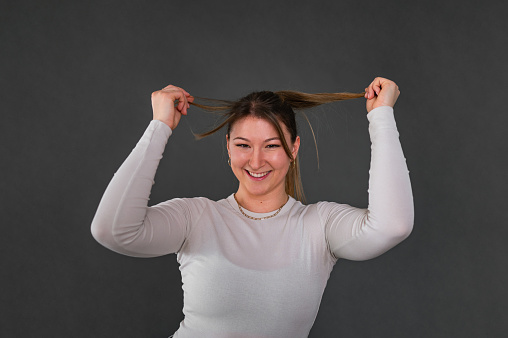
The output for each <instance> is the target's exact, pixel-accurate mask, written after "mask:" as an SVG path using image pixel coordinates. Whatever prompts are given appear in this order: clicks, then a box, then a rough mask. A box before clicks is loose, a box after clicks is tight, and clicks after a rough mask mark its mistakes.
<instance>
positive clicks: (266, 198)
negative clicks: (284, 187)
mask: <svg viewBox="0 0 508 338" xmlns="http://www.w3.org/2000/svg"><path fill="white" fill-rule="evenodd" d="M235 198H236V200H237V202H238V203H239V204H240V206H241V207H242V208H244V209H247V210H249V211H252V212H257V213H265V212H271V211H276V210H277V209H279V208H280V207H281V206H283V205H284V204H286V202H287V201H288V200H289V196H288V194H287V193H286V192H285V191H274V192H271V193H269V194H266V195H252V194H249V193H248V192H246V191H244V190H242V188H239V189H238V191H237V192H236V194H235Z"/></svg>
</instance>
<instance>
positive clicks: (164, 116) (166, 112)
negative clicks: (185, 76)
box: [152, 85, 194, 130]
mask: <svg viewBox="0 0 508 338" xmlns="http://www.w3.org/2000/svg"><path fill="white" fill-rule="evenodd" d="M177 100H178V104H177V105H176V106H175V102H176V101H177ZM193 101H194V97H192V96H191V95H190V94H189V93H187V92H186V91H185V90H184V89H182V88H180V87H176V86H173V85H169V86H167V87H164V88H163V89H161V90H158V91H155V92H153V93H152V109H153V119H154V120H159V121H162V122H164V123H165V124H167V125H168V126H169V128H171V130H174V129H175V128H176V126H177V125H178V122H180V118H181V117H182V115H187V109H188V108H189V106H190V105H189V102H193Z"/></svg>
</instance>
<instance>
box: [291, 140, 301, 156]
mask: <svg viewBox="0 0 508 338" xmlns="http://www.w3.org/2000/svg"><path fill="white" fill-rule="evenodd" d="M298 149H300V136H297V137H296V140H295V143H293V150H292V152H291V154H292V155H293V158H296V155H298Z"/></svg>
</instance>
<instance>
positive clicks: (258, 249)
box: [92, 106, 414, 338]
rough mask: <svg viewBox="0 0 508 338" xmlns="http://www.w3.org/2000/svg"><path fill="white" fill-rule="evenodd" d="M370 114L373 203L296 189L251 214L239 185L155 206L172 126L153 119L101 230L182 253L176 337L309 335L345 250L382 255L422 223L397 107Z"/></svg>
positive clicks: (112, 194)
mask: <svg viewBox="0 0 508 338" xmlns="http://www.w3.org/2000/svg"><path fill="white" fill-rule="evenodd" d="M367 118H368V120H369V123H370V124H369V133H370V138H371V141H372V155H371V156H372V160H371V168H370V172H369V173H370V178H369V190H368V191H369V206H368V208H367V209H361V208H355V207H352V206H349V205H347V204H339V203H335V202H318V203H315V204H310V205H303V204H301V203H300V202H299V201H296V200H295V199H293V198H291V197H290V198H289V201H288V202H287V203H286V204H285V205H284V207H283V208H282V210H281V211H280V213H279V214H278V215H277V216H275V217H272V218H268V219H265V220H263V221H259V220H252V219H249V218H247V217H245V216H244V215H242V214H241V213H240V211H239V209H238V205H237V203H236V201H235V199H234V198H233V195H232V194H231V195H230V196H229V197H227V198H225V199H222V200H219V201H212V200H209V199H207V198H204V197H198V198H175V199H171V200H168V201H166V202H163V203H160V204H157V205H155V206H151V207H148V206H147V205H148V200H149V196H150V191H151V187H152V185H153V184H154V176H155V172H156V170H157V167H158V164H159V161H160V159H161V158H162V154H163V151H164V148H165V145H166V143H167V141H168V138H169V136H170V135H171V133H172V131H171V129H170V128H169V127H168V126H167V125H166V124H164V123H163V122H161V121H158V120H152V121H151V122H150V124H149V125H148V128H147V129H146V131H145V132H144V134H143V136H142V137H141V139H140V140H139V142H138V143H137V145H136V147H135V148H134V149H133V150H132V152H131V153H130V155H129V156H128V157H127V159H126V160H125V161H124V163H123V164H122V165H121V166H120V168H119V169H118V171H117V172H116V173H115V175H114V177H113V179H112V180H111V182H110V184H109V185H108V187H107V189H106V192H105V193H104V196H103V197H102V200H101V202H100V205H99V208H98V210H97V213H96V215H95V217H94V219H93V222H92V234H93V236H94V238H95V239H96V240H97V241H98V242H99V243H101V244H102V245H104V246H105V247H107V248H109V249H111V250H113V251H116V252H118V253H121V254H124V255H128V256H134V257H154V256H160V255H165V254H169V253H176V254H177V260H178V263H179V264H180V271H181V274H182V283H183V287H182V288H183V290H184V308H183V313H184V315H185V317H184V320H182V322H181V323H180V328H179V329H178V331H176V332H175V334H174V337H175V338H182V337H183V338H186V337H212V338H214V337H217V338H219V337H220V338H224V337H235V338H236V337H242V338H254V337H256V338H268V337H277V338H281V337H291V338H294V337H307V336H308V334H309V331H310V329H311V327H312V325H313V323H314V320H315V318H316V315H317V312H318V309H319V304H320V302H321V297H322V294H323V291H324V288H325V286H326V283H327V280H328V278H329V275H330V272H331V270H332V268H333V266H334V265H335V263H336V262H337V259H339V258H345V259H350V260H366V259H370V258H374V257H376V256H378V255H380V254H382V253H384V252H386V251H387V250H389V249H390V248H392V247H394V246H395V245H397V244H398V243H399V242H401V241H402V240H403V239H405V238H406V237H407V236H408V235H409V234H410V232H411V230H412V227H413V218H414V212H413V196H412V192H411V184H410V180H409V171H408V169H407V166H406V162H405V158H404V154H403V152H402V148H401V145H400V142H399V138H398V136H399V134H398V131H397V128H396V124H395V119H394V115H393V108H391V107H387V106H384V107H378V108H376V109H373V110H372V111H371V112H370V113H369V114H367ZM244 212H245V213H247V214H248V215H251V216H254V217H263V216H267V215H270V214H272V213H273V212H270V213H266V214H264V213H254V212H250V211H248V210H245V209H244Z"/></svg>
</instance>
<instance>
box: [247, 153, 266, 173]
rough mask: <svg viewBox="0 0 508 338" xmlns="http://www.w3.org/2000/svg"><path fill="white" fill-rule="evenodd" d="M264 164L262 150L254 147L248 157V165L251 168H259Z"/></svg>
mask: <svg viewBox="0 0 508 338" xmlns="http://www.w3.org/2000/svg"><path fill="white" fill-rule="evenodd" d="M264 165H265V159H264V156H263V152H262V151H261V150H260V149H254V151H253V152H252V156H251V157H250V159H249V166H250V167H251V169H252V170H257V169H260V168H261V167H263V166H264Z"/></svg>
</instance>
